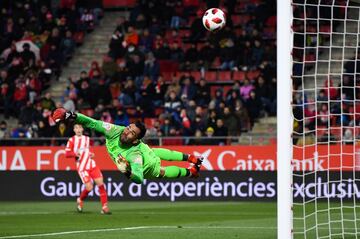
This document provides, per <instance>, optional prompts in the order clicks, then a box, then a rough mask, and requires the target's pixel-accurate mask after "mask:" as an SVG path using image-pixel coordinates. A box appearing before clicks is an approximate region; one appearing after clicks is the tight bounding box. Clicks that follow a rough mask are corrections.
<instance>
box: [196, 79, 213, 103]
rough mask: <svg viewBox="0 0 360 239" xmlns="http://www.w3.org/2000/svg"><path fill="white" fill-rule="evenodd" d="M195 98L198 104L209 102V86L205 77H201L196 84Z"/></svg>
mask: <svg viewBox="0 0 360 239" xmlns="http://www.w3.org/2000/svg"><path fill="white" fill-rule="evenodd" d="M195 100H196V103H197V104H198V105H200V106H205V105H208V104H209V102H210V87H209V85H208V84H207V83H206V81H205V79H201V80H200V82H199V85H198V86H197V89H196V95H195Z"/></svg>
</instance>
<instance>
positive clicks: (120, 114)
mask: <svg viewBox="0 0 360 239" xmlns="http://www.w3.org/2000/svg"><path fill="white" fill-rule="evenodd" d="M114 124H116V125H124V126H128V125H129V124H130V122H129V117H128V115H127V114H126V112H124V111H123V110H122V109H118V110H117V112H116V115H115V118H114Z"/></svg>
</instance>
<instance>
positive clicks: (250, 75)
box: [246, 71, 260, 80]
mask: <svg viewBox="0 0 360 239" xmlns="http://www.w3.org/2000/svg"><path fill="white" fill-rule="evenodd" d="M259 75H260V71H249V72H248V73H246V76H247V78H249V80H254V79H255V78H257V77H258V76H259Z"/></svg>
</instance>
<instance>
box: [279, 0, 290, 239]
mask: <svg viewBox="0 0 360 239" xmlns="http://www.w3.org/2000/svg"><path fill="white" fill-rule="evenodd" d="M291 15H292V10H291V2H290V0H278V1H277V225H278V230H277V233H278V237H277V238H278V239H285V238H288V239H290V238H292V210H291V207H292V189H291V188H292V187H291V181H292V170H291V160H292V143H291V133H292V125H293V124H292V120H291V119H292V109H291V99H292V87H291V84H292V80H291V68H292V61H291V47H292V44H291V42H292V34H291Z"/></svg>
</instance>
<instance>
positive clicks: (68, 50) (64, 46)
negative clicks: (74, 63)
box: [60, 30, 75, 60]
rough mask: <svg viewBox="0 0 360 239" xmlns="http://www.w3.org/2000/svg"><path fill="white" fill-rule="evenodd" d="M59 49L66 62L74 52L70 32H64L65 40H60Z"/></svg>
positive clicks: (73, 42)
mask: <svg viewBox="0 0 360 239" xmlns="http://www.w3.org/2000/svg"><path fill="white" fill-rule="evenodd" d="M60 49H61V51H62V52H63V54H64V57H65V59H66V60H68V59H70V58H71V57H72V55H73V53H74V51H75V41H74V39H73V35H72V33H71V31H69V30H68V31H66V33H65V38H63V39H62V41H61V45H60Z"/></svg>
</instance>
